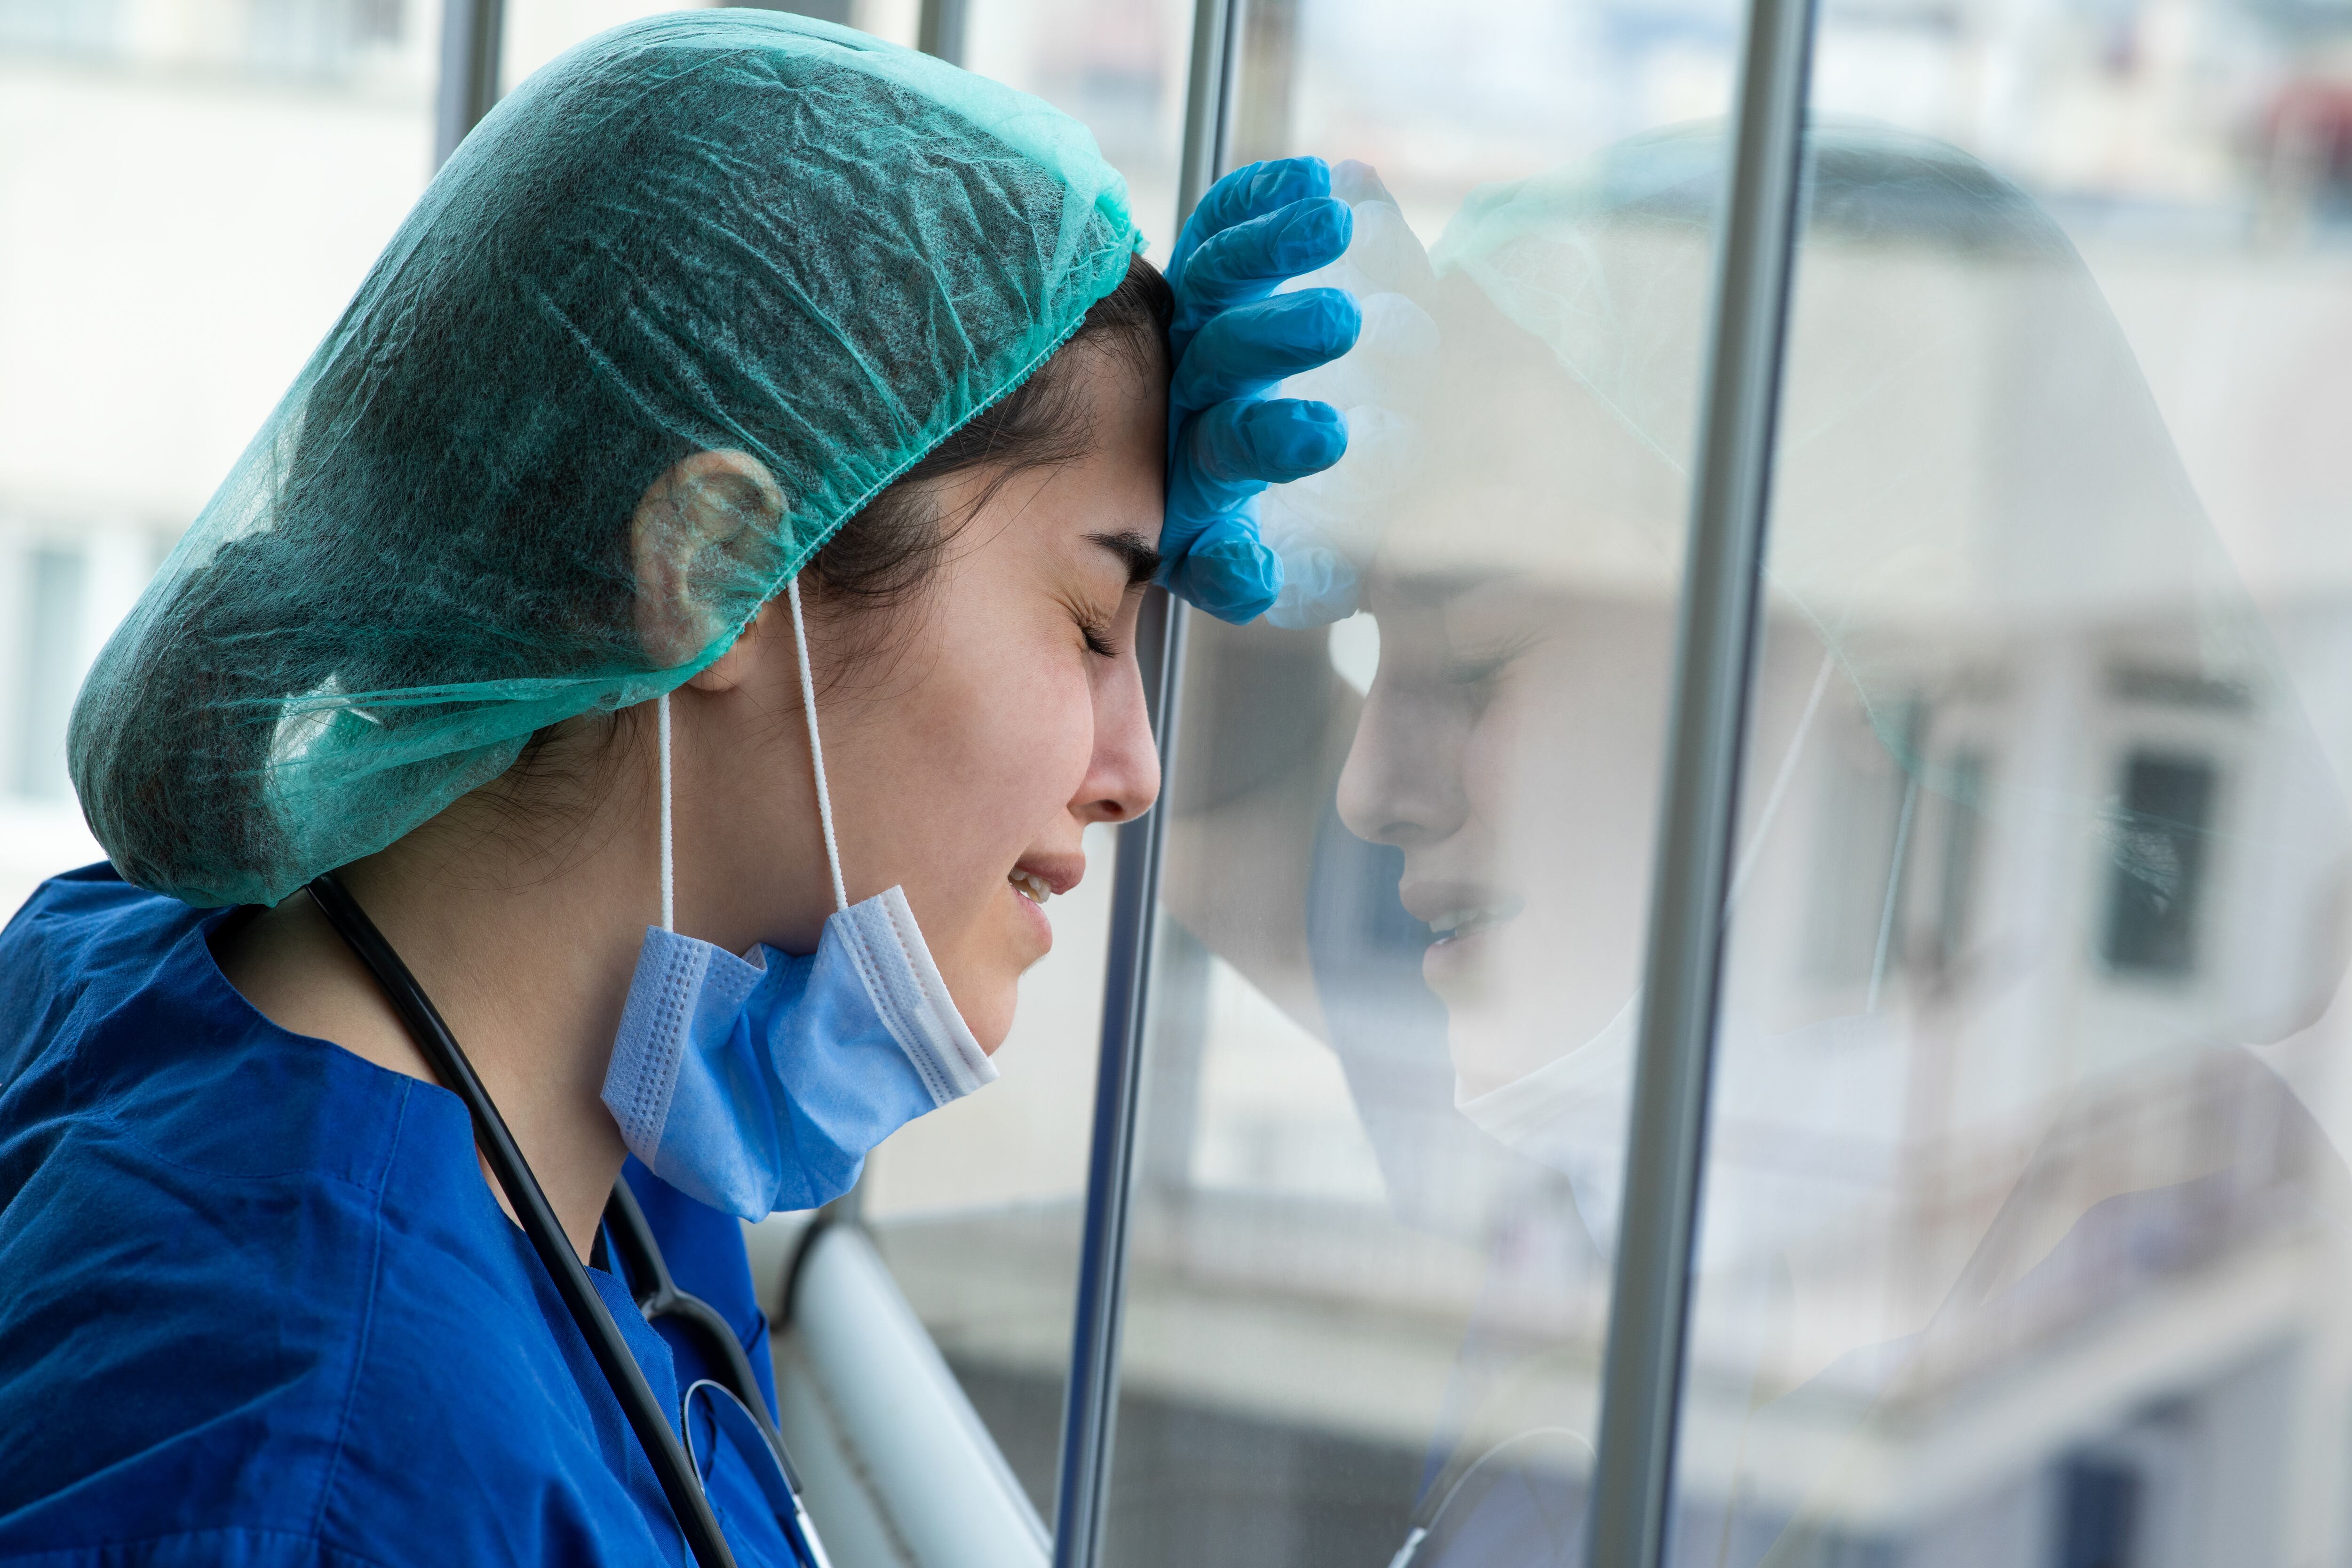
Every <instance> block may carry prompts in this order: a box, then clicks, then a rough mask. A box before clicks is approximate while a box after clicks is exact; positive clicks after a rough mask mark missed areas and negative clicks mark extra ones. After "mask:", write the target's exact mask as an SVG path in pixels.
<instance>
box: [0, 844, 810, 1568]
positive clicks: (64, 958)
mask: <svg viewBox="0 0 2352 1568" xmlns="http://www.w3.org/2000/svg"><path fill="white" fill-rule="evenodd" d="M228 912H229V911H226V910H192V909H189V908H188V907H187V906H186V905H184V904H182V903H180V902H178V901H177V900H173V899H168V898H163V897H161V896H158V895H156V894H152V893H147V892H143V891H141V890H140V889H135V888H131V887H127V886H125V885H124V884H123V883H122V882H121V880H120V879H117V878H116V877H115V875H114V873H113V872H112V871H111V870H110V868H106V867H103V866H99V867H92V868H89V869H86V870H81V871H76V872H73V873H71V874H69V875H68V876H64V877H59V878H58V879H55V880H53V881H50V882H48V883H46V884H44V885H43V886H42V888H41V889H39V891H37V893H35V894H34V896H33V898H32V899H31V900H29V901H28V902H27V903H26V905H25V907H24V908H23V909H22V910H19V911H18V913H17V915H16V918H15V919H14V920H13V921H10V922H9V923H8V926H7V928H6V930H5V931H0V1281H5V1289H0V1562H16V1561H18V1560H19V1559H21V1558H24V1557H29V1556H35V1555H37V1556H38V1558H39V1561H40V1562H41V1563H45V1564H54V1565H56V1568H67V1565H68V1564H83V1563H89V1564H96V1563H107V1564H110V1565H112V1564H127V1563H239V1564H280V1563H289V1564H290V1563H304V1564H320V1563H337V1564H371V1563H372V1564H384V1565H391V1564H404V1563H419V1564H424V1563H431V1564H434V1565H436V1568H439V1565H442V1564H446V1563H469V1564H470V1563H566V1564H572V1563H630V1564H643V1563H686V1562H688V1553H687V1551H686V1548H685V1545H684V1542H683V1541H682V1539H681V1537H680V1536H679V1534H678V1531H677V1525H676V1523H675V1521H673V1520H672V1517H671V1514H670V1511H669V1507H668V1504H667V1502H666V1501H665V1500H664V1499H663V1497H662V1493H661V1489H660V1487H659V1485H658V1483H657V1482H656V1480H655V1479H654V1475H653V1471H652V1469H651V1468H650V1467H649V1466H648V1465H647V1463H646V1458H645V1455H644V1454H643V1452H642V1451H641V1450H640V1449H639V1447H638V1446H637V1441H636V1438H635V1436H634V1435H633V1434H632V1433H631V1432H630V1430H629V1427H628V1425H627V1422H626V1421H625V1418H624V1417H623V1415H622V1414H621V1407H620V1405H619V1402H618V1401H617V1400H616V1399H615V1398H614V1395H613V1394H612V1392H611V1390H610V1388H609V1387H608V1386H607V1385H606V1384H605V1382H604V1376H603V1374H602V1373H599V1372H598V1371H597V1368H596V1365H595V1363H594V1361H593V1359H592V1358H591V1356H590V1354H589V1352H588V1348H587V1345H586V1343H585V1342H583V1340H582V1338H581V1336H580V1333H579V1331H578V1330H577V1329H576V1328H575V1327H574V1326H573V1324H572V1321H571V1318H570V1316H569V1315H568V1314H567V1313H566V1312H565V1310H564V1308H563V1304H562V1300H561V1299H560V1298H559V1297H558V1296H557V1295H556V1292H555V1288H554V1286H553V1284H552V1283H551V1281H550V1280H549V1279H548V1277H547V1274H546V1271H545V1269H544V1268H541V1265H540V1262H539V1260H538V1258H537V1257H536V1256H534V1254H533V1253H532V1251H531V1248H530V1243H529V1241H528V1240H527V1239H526V1238H525V1237H524V1236H523V1234H522V1232H521V1231H520V1229H519V1228H517V1227H516V1226H515V1225H514V1224H513V1223H512V1222H511V1221H510V1220H509V1219H508V1218H507V1216H506V1215H505V1213H504V1212H503V1211H502V1210H501V1209H500V1208H499V1205H498V1203H497V1201H496V1200H495V1199H494V1198H493V1197H492V1196H491V1194H490V1192H489V1189H488V1186H487V1185H485V1184H484V1181H483V1178H482V1173H481V1168H480V1166H479V1164H478V1163H477V1160H476V1157H475V1152H474V1143H473V1134H472V1130H471V1127H470V1125H469V1123H468V1121H467V1113H466V1110H465V1107H464V1105H463V1104H462V1103H461V1102H460V1101H459V1100H457V1097H456V1096H455V1095H453V1094H451V1093H449V1092H448V1091H447V1090H446V1089H440V1088H438V1087H437V1086H436V1085H433V1084H429V1083H425V1082H423V1081H421V1080H419V1079H412V1078H408V1077H406V1076H404V1075H402V1074H399V1073H395V1072H391V1071H388V1070H386V1069H384V1068H379V1067H376V1066H374V1065H373V1064H372V1063H369V1062H366V1061H363V1060H362V1059H361V1058H358V1057H356V1056H353V1055H352V1054H351V1053H350V1052H348V1051H346V1050H343V1049H342V1048H341V1047H338V1046H334V1045H331V1044H329V1043H328V1042H326V1041H323V1040H317V1039H311V1038H308V1037H303V1036H299V1035H294V1034H290V1033H289V1032H288V1031H286V1030H284V1029H281V1028H278V1026H276V1025H274V1024H272V1023H270V1022H269V1021H268V1019H266V1018H264V1017H263V1016H261V1015H260V1014H259V1013H257V1012H256V1011H255V1010H254V1009H253V1007H252V1006H251V1005H249V1004H248V1003H247V1002H246V1000H245V999H244V997H243V996H241V995H240V994H238V993H237V992H236V989H235V988H234V987H232V986H231V985H230V984H228V982H227V981H226V979H225V978H224V977H223V976H222V974H221V972H220V969H219V967H218V966H217V965H216V964H215V963H214V961H213V956H212V952H211V950H210V948H209V947H208V946H207V938H208V937H209V935H210V933H211V932H212V931H213V930H214V928H215V927H216V926H218V925H219V924H220V922H221V921H222V920H224V919H225V918H226V916H227V914H228ZM631 1181H632V1184H633V1185H634V1186H635V1188H636V1190H637V1192H638V1193H639V1194H640V1195H641V1197H642V1198H644V1199H645V1200H646V1213H647V1218H648V1219H649V1220H650V1222H651V1223H652V1225H653V1227H654V1230H655V1234H656V1237H657V1239H658V1240H659V1241H660V1243H661V1245H662V1247H663V1250H664V1252H665V1254H666V1255H667V1260H668V1263H669V1265H670V1268H671V1271H672V1273H673V1274H674V1275H675V1276H676V1277H677V1281H678V1284H679V1286H680V1288H681V1289H687V1290H690V1291H692V1292H694V1293H696V1294H698V1295H700V1296H702V1297H704V1298H705V1299H706V1300H709V1301H710V1302H711V1303H712V1305H714V1306H715V1307H717V1308H718V1309H719V1311H720V1312H721V1313H722V1314H723V1315H724V1316H725V1317H726V1319H727V1320H728V1321H729V1323H730V1325H732V1326H734V1327H735V1328H737V1329H738V1331H740V1333H741V1335H742V1339H743V1343H744V1346H745V1348H746V1350H747V1351H748V1352H750V1354H751V1361H752V1364H753V1365H754V1366H755V1367H756V1368H758V1369H759V1370H760V1371H761V1373H762V1375H763V1378H764V1377H765V1376H766V1375H768V1374H769V1366H770V1363H769V1359H768V1355H767V1336H766V1327H767V1326H766V1323H765V1322H764V1321H762V1320H761V1316H760V1311H759V1308H758V1306H757V1304H756V1301H755V1300H754V1298H753V1294H752V1289H751V1271H750V1268H749V1266H748V1264H747V1262H746V1260H745V1257H744V1252H743V1242H742V1235H741V1231H740V1227H739V1226H737V1225H736V1223H735V1221H734V1220H733V1219H732V1218H731V1217H730V1216H728V1215H721V1214H719V1213H717V1212H716V1211H714V1210H711V1209H709V1208H707V1207H705V1206H703V1205H699V1204H697V1203H695V1202H694V1201H693V1200H691V1199H689V1198H687V1197H685V1196H684V1195H683V1194H678V1193H677V1192H676V1191H674V1190H672V1189H669V1188H667V1187H665V1186H663V1185H661V1184H659V1183H658V1182H656V1180H655V1179H654V1178H653V1177H652V1176H651V1175H649V1174H647V1173H646V1172H644V1171H643V1170H642V1169H638V1170H635V1171H633V1172H632V1173H631ZM590 1278H591V1279H593V1280H594V1281H595V1284H596V1288H597V1289H598V1290H599V1291H600V1292H602V1293H603V1295H604V1300H605V1304H606V1305H607V1306H609V1307H610V1308H611V1309H612V1311H613V1316H614V1319H615V1320H616V1321H618V1322H619V1324H620V1326H621V1331H622V1333H623V1335H624V1336H625V1338H626V1339H627V1340H628V1342H629V1345H630V1348H631V1349H632V1350H633V1351H634V1352H635V1354H636V1357H637V1361H638V1363H639V1364H640V1365H641V1366H643V1367H644V1368H645V1371H646V1378H647V1379H648V1380H649V1381H650V1382H651V1384H653V1387H654V1391H655V1393H656V1395H657V1396H658V1397H659V1398H660V1400H661V1402H662V1405H663V1406H664V1408H666V1409H667V1410H669V1411H671V1412H672V1419H673V1420H675V1419H676V1413H677V1408H678V1397H677V1391H678V1389H679V1387H680V1386H681V1382H682V1381H683V1382H686V1383H690V1382H691V1381H692V1380H693V1379H694V1378H697V1377H699V1376H702V1375H705V1374H706V1373H709V1371H710V1370H711V1369H709V1368H706V1367H704V1366H702V1365H700V1364H699V1362H698V1357H697V1356H696V1353H695V1352H694V1351H693V1350H692V1348H691V1346H690V1344H683V1343H682V1344H681V1345H680V1346H678V1347H677V1348H676V1349H675V1350H674V1348H673V1347H672V1346H671V1345H670V1344H669V1343H668V1342H666V1340H665V1339H664V1338H663V1337H662V1336H661V1335H660V1334H657V1333H656V1331H654V1330H653V1329H651V1328H649V1327H647V1325H646V1322H645V1320H644V1318H643V1317H642V1316H641V1315H640V1314H639V1313H638V1311H637V1310H636V1308H635V1305H634V1304H633V1303H632V1302H631V1300H629V1297H628V1293H627V1291H626V1290H625V1289H624V1288H623V1287H622V1285H621V1284H620V1282H619V1281H617V1280H616V1279H614V1278H613V1276H612V1275H610V1274H608V1273H605V1272H604V1271H603V1270H600V1269H592V1270H590ZM768 1392H769V1396H770V1404H771V1406H772V1405H773V1390H772V1387H771V1388H770V1389H769V1390H768ZM704 1451H705V1452H706V1453H708V1452H709V1449H708V1447H706V1448H705V1450H704ZM755 1463H757V1464H764V1463H765V1459H764V1456H747V1455H743V1454H740V1453H738V1452H735V1451H732V1450H728V1449H725V1448H723V1447H722V1449H721V1450H720V1452H719V1458H718V1459H717V1466H718V1469H717V1473H716V1474H715V1475H714V1476H713V1477H712V1479H711V1484H710V1495H711V1498H712V1502H713V1506H714V1508H715V1509H716V1510H718V1512H719V1516H720V1521H721V1523H722V1525H723V1526H724V1527H725V1529H726V1531H727V1534H728V1537H729V1540H730V1543H731V1544H732V1545H733V1547H734V1550H735V1553H736V1557H737V1560H738V1561H739V1562H740V1563H742V1564H743V1565H744V1568H754V1565H759V1564H779V1565H783V1564H789V1563H792V1561H793V1559H792V1556H791V1553H790V1550H789V1548H788V1547H787V1545H786V1544H785V1539H784V1537H783V1535H782V1531H781V1528H780V1527H779V1524H778V1522H777V1521H776V1519H775V1518H774V1516H773V1513H772V1510H769V1509H768V1507H767V1506H766V1504H765V1503H764V1502H763V1501H762V1500H761V1490H760V1485H759V1482H758V1481H757V1480H756V1479H754V1478H753V1476H752V1474H751V1470H750V1468H748V1467H749V1466H751V1465H752V1464H755Z"/></svg>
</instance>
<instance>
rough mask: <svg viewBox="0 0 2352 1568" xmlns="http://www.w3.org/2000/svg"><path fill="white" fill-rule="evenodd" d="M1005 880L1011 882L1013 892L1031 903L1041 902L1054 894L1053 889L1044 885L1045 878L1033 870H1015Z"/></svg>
mask: <svg viewBox="0 0 2352 1568" xmlns="http://www.w3.org/2000/svg"><path fill="white" fill-rule="evenodd" d="M1005 880H1007V881H1009V882H1011V883H1012V884H1013V891H1014V892H1016V893H1019V894H1020V895H1021V896H1022V897H1023V898H1024V899H1026V900H1029V901H1030V902H1031V903H1033V904H1042V903H1044V902H1045V900H1047V899H1050V898H1052V897H1053V896H1054V889H1052V888H1050V887H1048V886H1046V883H1045V878H1043V877H1040V876H1039V875H1037V874H1036V873H1035V872H1034V871H1020V870H1016V871H1014V872H1013V874H1012V875H1011V876H1009V877H1007V878H1006V879H1005Z"/></svg>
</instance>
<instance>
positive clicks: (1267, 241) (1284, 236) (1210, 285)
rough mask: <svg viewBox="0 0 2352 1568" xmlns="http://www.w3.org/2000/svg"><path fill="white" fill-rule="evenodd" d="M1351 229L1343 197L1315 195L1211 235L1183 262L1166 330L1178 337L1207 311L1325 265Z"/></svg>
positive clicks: (1241, 300)
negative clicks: (1338, 199)
mask: <svg viewBox="0 0 2352 1568" xmlns="http://www.w3.org/2000/svg"><path fill="white" fill-rule="evenodd" d="M1354 230H1355V218H1354V215H1352V214H1351V213H1349V210H1348V206H1347V204H1346V203H1344V202H1335V201H1333V200H1332V199H1331V198H1330V197H1328V196H1315V197H1310V198H1309V199H1307V200H1306V201H1303V202H1293V203H1291V204H1290V205H1288V206H1286V207H1283V208H1280V209H1279V210H1277V211H1275V212H1270V213H1267V214H1265V216H1262V217H1254V218H1251V219H1250V220H1249V221H1248V222H1246V223H1238V224H1235V225H1234V226H1233V227H1231V228H1228V229H1223V230H1221V231H1220V232H1218V233H1216V234H1213V235H1211V236H1210V237H1208V238H1207V239H1205V240H1203V241H1202V244H1201V247H1200V249H1198V250H1197V251H1195V252H1193V254H1192V260H1191V261H1190V262H1189V263H1188V264H1187V265H1186V266H1185V268H1184V277H1183V280H1182V282H1181V284H1180V285H1179V286H1178V288H1177V290H1176V319H1175V321H1173V322H1172V323H1171V328H1170V330H1171V331H1174V332H1175V333H1177V334H1178V335H1179V336H1180V337H1181V336H1183V335H1184V334H1187V333H1191V332H1194V331H1199V330H1200V329H1201V327H1202V325H1204V324H1205V323H1206V322H1207V321H1208V320H1209V318H1211V317H1212V316H1214V315H1217V314H1219V313H1220V312H1222V311H1224V310H1231V309H1232V308H1233V307H1234V306H1235V305H1239V304H1242V303H1244V302H1246V301H1248V300H1263V299H1265V297H1266V296H1267V295H1268V294H1271V293H1273V292H1274V289H1275V285H1276V284H1277V283H1280V282H1282V281H1283V280H1284V279H1289V278H1296V277H1297V276H1298V275H1299V274H1300V273H1302V272H1312V271H1314V270H1315V269H1317V268H1321V267H1328V266H1329V265H1330V264H1331V263H1332V262H1334V261H1337V260H1338V259H1339V256H1340V254H1341V253H1342V252H1343V251H1345V250H1346V249H1347V248H1348V240H1349V236H1350V235H1351V234H1353V233H1354Z"/></svg>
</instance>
